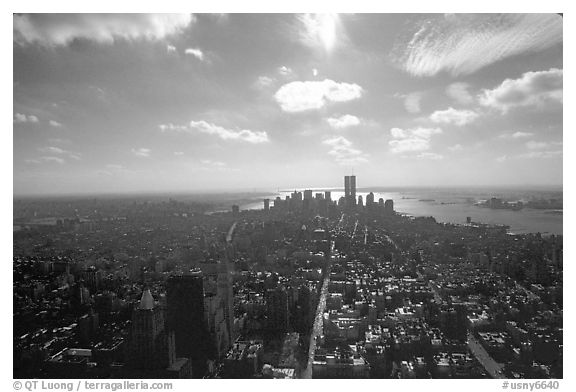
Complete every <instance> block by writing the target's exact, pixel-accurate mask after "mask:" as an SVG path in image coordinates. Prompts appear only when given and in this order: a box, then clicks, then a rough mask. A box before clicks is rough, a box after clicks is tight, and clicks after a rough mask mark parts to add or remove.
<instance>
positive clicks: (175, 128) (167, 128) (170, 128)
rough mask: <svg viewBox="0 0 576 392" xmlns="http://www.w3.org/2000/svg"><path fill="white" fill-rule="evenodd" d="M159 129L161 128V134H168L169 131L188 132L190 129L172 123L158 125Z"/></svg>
mask: <svg viewBox="0 0 576 392" xmlns="http://www.w3.org/2000/svg"><path fill="white" fill-rule="evenodd" d="M158 128H160V131H161V132H167V131H186V130H187V129H188V127H187V126H186V125H175V124H172V123H168V124H160V125H158Z"/></svg>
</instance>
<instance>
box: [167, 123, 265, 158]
mask: <svg viewBox="0 0 576 392" xmlns="http://www.w3.org/2000/svg"><path fill="white" fill-rule="evenodd" d="M158 128H160V131H161V132H179V133H188V134H194V133H196V132H202V133H207V134H209V135H215V136H218V137H219V138H220V139H222V140H239V141H243V142H247V143H253V144H258V143H266V142H268V141H269V139H268V133H266V132H265V131H251V130H249V129H242V130H234V129H226V128H224V127H221V126H219V125H216V124H212V123H209V122H207V121H204V120H200V121H190V123H189V124H188V125H175V124H172V123H168V124H160V125H159V126H158ZM177 155H178V154H177Z"/></svg>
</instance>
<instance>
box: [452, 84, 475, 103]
mask: <svg viewBox="0 0 576 392" xmlns="http://www.w3.org/2000/svg"><path fill="white" fill-rule="evenodd" d="M469 88H470V85H469V84H468V83H463V82H458V83H452V84H451V85H449V86H448V87H446V94H447V95H448V96H449V97H450V98H452V99H454V100H455V101H456V102H458V103H459V104H462V105H468V104H471V103H473V102H474V97H473V96H472V94H470V92H469V91H468V89H469Z"/></svg>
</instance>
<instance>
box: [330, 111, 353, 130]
mask: <svg viewBox="0 0 576 392" xmlns="http://www.w3.org/2000/svg"><path fill="white" fill-rule="evenodd" d="M326 121H327V122H328V124H330V126H331V127H332V128H334V129H344V128H348V127H354V126H357V125H360V119H359V118H358V117H356V116H353V115H351V114H345V115H343V116H340V117H330V118H328V119H326Z"/></svg>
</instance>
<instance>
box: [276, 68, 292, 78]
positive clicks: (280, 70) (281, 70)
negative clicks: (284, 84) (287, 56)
mask: <svg viewBox="0 0 576 392" xmlns="http://www.w3.org/2000/svg"><path fill="white" fill-rule="evenodd" d="M278 73H279V74H280V75H282V76H290V75H292V74H293V71H292V69H291V68H290V67H287V66H285V65H283V66H281V67H278Z"/></svg>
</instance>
